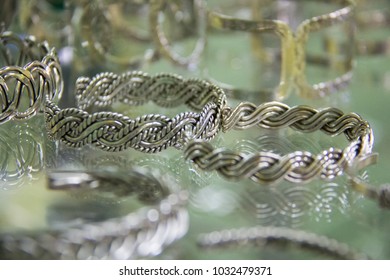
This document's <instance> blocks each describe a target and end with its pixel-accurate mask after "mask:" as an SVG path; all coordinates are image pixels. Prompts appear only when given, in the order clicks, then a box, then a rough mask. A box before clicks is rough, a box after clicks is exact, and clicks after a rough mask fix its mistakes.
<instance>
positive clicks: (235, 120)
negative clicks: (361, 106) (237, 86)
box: [184, 102, 374, 184]
mask: <svg viewBox="0 0 390 280" xmlns="http://www.w3.org/2000/svg"><path fill="white" fill-rule="evenodd" d="M253 126H259V127H262V128H268V129H276V128H283V127H291V128H293V129H295V130H298V131H301V132H306V133H308V132H313V131H316V130H321V131H323V132H325V133H326V134H328V135H331V136H334V135H338V134H341V133H344V134H345V136H346V138H347V140H348V141H350V143H349V145H348V146H347V147H346V148H345V149H343V150H341V149H337V148H330V149H328V150H325V151H323V152H321V153H319V154H318V155H313V154H312V153H310V152H307V151H296V152H293V153H289V154H286V155H279V154H277V153H274V152H264V151H261V152H258V153H255V154H245V153H236V152H233V151H229V150H227V149H214V148H213V147H212V146H211V145H210V144H209V143H205V142H201V141H196V140H195V141H191V143H189V144H188V145H187V146H186V148H185V151H184V153H185V157H186V158H187V159H189V160H191V161H193V162H194V163H195V164H196V165H197V166H198V167H200V168H201V169H204V170H217V171H218V173H220V174H222V175H223V176H225V177H227V178H231V179H243V178H250V179H251V180H253V181H255V182H258V183H266V184H267V183H273V182H277V181H280V180H283V179H284V180H287V181H290V182H294V183H304V182H308V181H310V180H312V179H314V178H316V177H318V176H319V177H321V178H322V179H333V178H334V177H335V176H338V175H341V174H342V173H343V171H345V170H346V169H347V168H348V167H349V166H351V165H352V164H353V162H354V161H355V160H357V159H359V158H360V157H362V156H365V155H367V154H370V153H371V150H372V145H373V141H374V139H373V134H372V130H371V128H370V126H369V124H368V123H367V122H366V121H364V120H363V119H362V118H361V117H360V116H359V115H357V114H355V113H349V114H344V113H343V112H342V111H340V110H339V109H336V108H327V109H322V110H316V109H313V108H311V107H309V106H303V105H302V106H296V107H292V108H290V107H289V106H287V105H285V104H283V103H279V102H268V103H263V104H261V105H259V106H256V105H255V104H252V103H248V102H247V103H241V104H239V105H238V106H237V107H236V108H235V109H232V108H230V107H225V108H224V112H223V119H222V128H223V130H224V131H228V130H231V129H239V130H241V129H247V128H250V127H253Z"/></svg>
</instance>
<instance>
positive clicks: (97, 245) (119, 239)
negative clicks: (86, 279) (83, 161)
mask: <svg viewBox="0 0 390 280" xmlns="http://www.w3.org/2000/svg"><path fill="white" fill-rule="evenodd" d="M118 175H119V176H118ZM49 178H50V180H49V187H50V188H51V189H53V190H72V191H76V193H78V194H79V195H82V193H85V192H88V189H90V191H92V192H99V191H104V192H110V191H113V190H117V191H118V189H120V190H122V193H121V194H123V191H124V192H125V194H126V195H129V194H131V193H136V194H138V195H139V197H140V199H141V200H142V201H145V202H147V203H149V204H150V203H152V202H154V203H153V204H152V206H145V207H143V208H141V209H139V210H137V211H136V212H133V213H130V214H128V215H126V216H123V217H118V218H109V219H107V220H104V221H101V222H86V223H82V224H80V225H73V226H70V227H63V228H58V229H53V230H48V231H44V232H18V233H2V234H1V235H0V258H1V259H135V258H143V257H151V256H155V255H158V254H160V253H161V251H162V250H163V249H164V248H165V247H166V246H168V245H170V244H172V243H173V242H174V241H176V240H177V239H179V238H181V237H182V236H183V235H184V234H185V233H186V232H187V230H188V224H189V221H188V213H187V210H186V208H185V205H186V201H187V193H186V192H184V191H182V190H180V188H179V187H178V186H177V185H176V184H175V183H174V182H173V181H172V180H170V179H169V178H168V177H166V176H159V177H155V175H154V174H152V173H149V172H145V170H142V169H132V170H130V171H127V172H126V174H121V175H120V174H118V173H116V172H112V171H101V172H94V171H91V172H73V171H72V172H64V171H62V172H54V173H52V174H51V175H50V177H49ZM100 188H102V189H101V190H100ZM80 192H81V193H80ZM114 194H115V192H114ZM117 194H118V193H117Z"/></svg>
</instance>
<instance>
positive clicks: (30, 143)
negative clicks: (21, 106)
mask: <svg viewBox="0 0 390 280" xmlns="http://www.w3.org/2000/svg"><path fill="white" fill-rule="evenodd" d="M42 124H43V118H41V116H37V117H34V118H32V119H30V120H26V121H25V122H23V123H22V122H15V121H9V122H8V123H5V124H3V125H1V126H0V151H1V160H0V164H1V165H0V167H1V170H0V172H1V173H0V178H1V181H0V184H1V189H9V188H14V187H18V186H22V185H25V184H30V183H32V181H34V180H35V178H36V175H37V174H38V173H39V171H41V170H42V169H43V168H44V167H45V165H46V163H48V162H49V161H50V160H52V159H53V158H52V156H53V154H54V149H55V146H54V143H51V142H46V138H45V126H44V125H42ZM46 144H47V145H46Z"/></svg>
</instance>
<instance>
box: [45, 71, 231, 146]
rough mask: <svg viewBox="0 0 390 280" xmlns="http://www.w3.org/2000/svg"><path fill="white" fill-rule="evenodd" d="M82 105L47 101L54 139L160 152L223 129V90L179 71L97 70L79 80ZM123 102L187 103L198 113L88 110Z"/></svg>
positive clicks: (161, 104)
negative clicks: (129, 113) (130, 113)
mask: <svg viewBox="0 0 390 280" xmlns="http://www.w3.org/2000/svg"><path fill="white" fill-rule="evenodd" d="M76 88H77V92H76V94H77V101H78V108H68V109H60V108H59V107H58V106H57V105H56V104H55V103H53V102H51V101H50V100H48V101H47V102H46V124H47V129H48V133H49V135H50V137H51V138H53V139H58V140H61V141H62V142H63V143H65V144H67V145H69V146H71V147H82V146H84V145H87V144H92V145H94V146H95V147H98V148H100V149H103V150H107V151H121V150H124V149H126V148H129V147H131V148H134V149H136V150H139V151H142V152H147V153H155V152H159V151H161V150H163V149H166V148H167V147H171V146H173V147H176V148H181V147H182V146H183V145H184V144H185V143H186V142H187V141H188V139H202V140H205V141H207V140H209V139H211V138H213V137H214V136H215V135H216V133H217V132H218V131H219V130H220V122H221V114H222V107H223V106H224V104H225V95H224V92H223V91H222V90H221V89H220V88H218V87H216V86H214V85H212V84H210V83H208V82H206V81H202V80H199V79H183V78H182V77H180V76H178V75H174V74H157V75H154V76H150V75H147V74H145V73H142V72H128V73H124V74H122V75H116V74H113V73H102V74H98V75H97V76H95V77H94V78H92V79H89V78H80V79H78V81H77V85H76ZM117 101H118V102H122V103H125V104H129V105H139V104H142V103H145V102H148V101H153V102H154V103H156V104H157V105H159V106H163V107H173V106H178V105H179V104H183V103H184V104H186V105H187V106H189V107H190V108H191V109H194V110H197V111H200V112H199V113H198V112H185V113H180V114H178V115H176V116H175V117H173V118H169V117H166V116H163V115H160V114H149V115H143V116H140V117H137V118H135V119H130V118H129V117H127V116H124V115H122V114H119V113H113V112H98V113H91V114H90V113H88V112H86V111H84V110H85V109H87V108H90V107H92V106H96V107H103V106H108V105H111V104H113V103H114V102H117Z"/></svg>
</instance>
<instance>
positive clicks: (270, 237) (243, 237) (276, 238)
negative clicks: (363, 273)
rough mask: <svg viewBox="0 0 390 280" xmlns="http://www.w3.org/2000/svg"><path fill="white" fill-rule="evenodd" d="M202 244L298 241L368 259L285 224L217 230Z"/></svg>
mask: <svg viewBox="0 0 390 280" xmlns="http://www.w3.org/2000/svg"><path fill="white" fill-rule="evenodd" d="M198 244H199V246H201V247H203V248H207V249H212V248H226V247H228V246H231V245H241V246H242V245H249V246H250V245H252V246H253V245H254V246H258V247H271V246H272V245H279V246H278V248H280V246H283V248H287V247H288V245H294V246H296V247H298V248H301V249H305V250H308V251H311V252H315V253H320V254H322V255H326V256H329V257H331V258H336V259H346V260H349V259H359V260H360V259H368V256H367V255H365V254H364V253H360V252H356V251H355V250H353V249H351V248H350V247H349V246H348V245H347V244H345V243H341V242H339V241H337V240H335V239H332V238H329V237H327V236H324V235H318V234H315V233H312V232H306V231H302V230H295V229H290V228H285V227H251V228H239V229H230V230H222V231H215V232H211V233H208V234H203V235H201V236H200V238H199V240H198Z"/></svg>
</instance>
